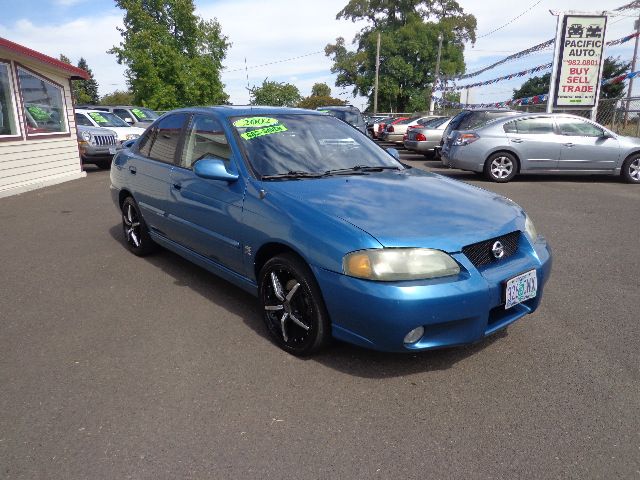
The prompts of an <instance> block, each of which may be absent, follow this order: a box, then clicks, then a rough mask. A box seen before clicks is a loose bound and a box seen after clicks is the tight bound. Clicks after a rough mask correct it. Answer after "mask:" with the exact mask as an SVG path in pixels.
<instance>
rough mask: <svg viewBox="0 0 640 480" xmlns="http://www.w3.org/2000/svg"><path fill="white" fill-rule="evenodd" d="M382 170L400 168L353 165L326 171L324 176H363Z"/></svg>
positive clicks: (397, 168) (396, 168) (398, 168)
mask: <svg viewBox="0 0 640 480" xmlns="http://www.w3.org/2000/svg"><path fill="white" fill-rule="evenodd" d="M383 170H400V167H394V166H390V165H378V166H373V165H354V166H353V167H350V168H336V169H335V170H327V171H326V172H324V174H325V175H352V174H354V173H355V174H364V173H366V172H382V171H383Z"/></svg>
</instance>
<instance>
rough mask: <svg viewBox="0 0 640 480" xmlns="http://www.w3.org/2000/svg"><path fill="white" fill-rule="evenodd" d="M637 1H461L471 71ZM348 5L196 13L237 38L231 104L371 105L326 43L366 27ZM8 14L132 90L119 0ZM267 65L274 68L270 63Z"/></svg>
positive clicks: (219, 0)
mask: <svg viewBox="0 0 640 480" xmlns="http://www.w3.org/2000/svg"><path fill="white" fill-rule="evenodd" d="M628 2H629V0H520V1H511V2H506V1H505V0H458V3H459V4H460V5H461V6H462V7H463V8H464V9H465V11H466V12H467V13H472V14H473V15H475V16H476V18H477V21H478V28H477V36H478V40H477V41H476V43H475V45H471V44H469V45H466V47H465V62H466V66H467V71H468V72H471V71H475V70H477V69H479V68H482V67H484V66H486V65H489V64H491V63H493V62H495V61H497V60H500V59H501V58H504V57H506V56H508V55H510V54H512V53H515V52H517V51H520V50H524V49H526V48H528V47H531V46H533V45H536V44H538V43H541V42H544V41H545V40H548V39H549V38H552V37H554V36H555V29H556V17H554V16H553V15H551V13H550V12H549V10H565V11H566V10H578V11H581V12H599V11H602V10H604V9H609V10H613V9H615V8H617V7H619V6H621V5H623V4H626V3H628ZM346 3H347V0H323V1H321V2H318V1H313V2H311V1H309V0H269V1H268V2H265V1H264V0H196V1H195V4H196V14H198V15H199V16H201V17H203V18H205V19H212V18H216V19H217V20H218V21H219V22H220V24H221V27H222V32H223V33H224V35H226V36H227V37H228V39H229V41H230V42H231V47H230V48H229V50H228V52H227V57H226V59H225V61H224V62H223V65H224V67H225V70H224V71H223V72H222V81H223V83H224V84H225V91H226V92H227V94H229V96H230V100H231V102H232V103H235V104H246V103H248V102H249V93H248V91H247V84H248V85H249V86H250V87H251V86H254V85H260V84H261V83H262V81H263V80H264V79H265V78H268V79H269V80H273V81H278V82H289V83H292V84H294V85H296V86H297V87H298V88H299V90H300V92H301V94H302V95H303V96H306V95H309V94H310V92H311V87H312V86H313V84H314V83H318V82H324V83H327V84H328V85H329V86H330V87H331V88H332V95H333V96H336V97H339V98H342V99H345V100H348V101H349V102H350V103H352V104H353V105H355V106H357V107H358V108H362V107H364V106H365V105H366V99H364V98H361V97H358V98H354V97H353V96H352V95H351V90H350V89H343V88H339V87H336V86H335V85H334V82H335V75H334V74H332V73H331V61H330V59H329V58H328V57H326V56H325V55H324V53H323V50H324V47H325V45H327V44H328V43H334V42H335V39H336V38H337V37H340V36H341V37H344V38H345V39H346V41H347V44H348V45H350V42H351V40H352V39H353V37H354V35H355V34H356V33H357V32H358V31H359V30H360V29H361V28H362V27H363V26H364V25H365V24H364V23H353V22H351V21H349V20H336V14H337V13H338V12H339V11H340V10H341V9H342V8H343V7H344V6H345V5H346ZM0 11H1V12H2V15H1V16H0V37H4V38H7V39H9V40H11V41H14V42H17V43H19V44H22V45H25V46H27V47H29V48H32V49H34V50H38V51H40V52H42V53H45V54H47V55H50V56H53V57H56V58H57V57H59V55H60V54H61V53H63V54H65V55H66V56H67V57H69V58H70V59H71V60H72V62H73V63H74V64H77V61H78V59H79V58H80V57H84V58H85V59H86V60H87V63H88V65H89V67H90V68H91V69H92V71H93V73H94V76H95V78H96V80H97V81H98V84H99V93H100V94H101V95H104V94H106V93H110V92H112V91H114V90H116V89H120V90H123V89H126V81H125V77H124V71H125V68H124V66H121V65H118V63H117V62H116V59H115V56H114V55H110V54H107V53H106V52H107V50H108V49H109V48H111V47H112V46H114V45H117V44H118V43H119V42H120V40H121V37H120V33H119V31H118V27H121V26H122V17H123V12H122V11H121V10H119V9H118V8H117V7H116V6H115V3H114V2H113V1H112V0H20V1H16V0H0ZM638 13H640V12H638V11H635V12H634V11H626V12H625V13H623V14H621V15H618V16H615V17H610V18H609V21H608V26H607V35H606V39H607V40H614V39H617V38H620V37H623V36H625V35H628V34H630V33H632V32H633V31H634V19H635V18H637V15H638ZM633 44H634V42H633V41H631V42H627V43H625V44H623V45H621V46H617V47H611V48H608V49H606V50H605V55H614V56H620V57H621V58H623V59H626V60H631V57H632V56H633V46H634V45H633ZM552 55H553V51H552V50H546V51H543V52H539V53H537V54H535V55H531V56H528V57H525V58H522V59H519V60H517V61H512V62H508V63H506V64H504V65H502V66H501V67H499V68H495V69H492V70H489V71H488V72H486V73H484V74H482V75H481V76H477V77H474V78H472V79H469V80H468V81H469V82H470V83H471V82H476V81H482V80H488V79H492V78H496V77H499V76H502V75H507V74H510V73H514V72H518V71H521V70H525V69H527V68H531V67H534V66H537V65H541V64H544V63H548V62H551V60H552ZM245 59H246V60H245ZM289 59H294V60H289ZM245 61H246V63H245ZM267 63H269V64H270V65H264V64H267ZM245 65H246V69H245ZM639 69H640V68H639ZM247 77H248V78H247ZM525 80H526V78H519V79H514V80H511V81H506V82H501V83H498V84H494V85H490V86H486V87H482V88H476V89H473V90H471V91H470V97H469V101H470V102H472V103H473V102H475V103H486V102H497V101H502V100H507V99H509V98H511V95H512V91H513V89H514V88H517V87H519V86H520V85H521V84H522V83H523V82H524V81H525ZM460 83H462V84H464V82H460ZM636 85H637V89H636ZM636 85H634V93H636V92H637V93H638V94H640V82H636Z"/></svg>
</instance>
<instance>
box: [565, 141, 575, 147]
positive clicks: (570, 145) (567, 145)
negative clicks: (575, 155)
mask: <svg viewBox="0 0 640 480" xmlns="http://www.w3.org/2000/svg"><path fill="white" fill-rule="evenodd" d="M574 145H575V143H571V142H569V143H565V144H564V146H565V147H569V148H571V147H573V146H574Z"/></svg>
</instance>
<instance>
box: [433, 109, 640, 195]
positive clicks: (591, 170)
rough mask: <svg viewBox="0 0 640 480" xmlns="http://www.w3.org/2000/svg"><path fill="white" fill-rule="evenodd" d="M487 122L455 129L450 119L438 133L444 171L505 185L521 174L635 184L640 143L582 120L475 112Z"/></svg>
mask: <svg viewBox="0 0 640 480" xmlns="http://www.w3.org/2000/svg"><path fill="white" fill-rule="evenodd" d="M481 114H482V115H484V116H485V117H490V118H488V121H483V120H479V119H476V120H473V121H468V118H469V117H470V115H469V114H468V113H466V115H463V114H462V113H461V114H458V116H463V117H464V119H463V120H462V121H461V122H457V125H458V127H457V128H456V127H452V125H453V124H454V122H456V121H457V120H458V119H457V118H456V117H454V118H453V119H452V120H451V122H450V123H449V126H448V127H447V130H446V131H445V133H444V137H443V141H442V152H441V158H442V163H443V165H445V166H448V167H451V168H459V169H461V170H467V171H473V172H478V173H483V174H484V175H485V177H486V178H487V179H488V180H491V181H494V182H501V183H503V182H508V181H510V180H512V179H513V178H514V177H515V176H516V175H519V174H527V173H556V174H557V173H571V174H580V173H586V174H608V175H617V176H618V175H621V176H622V178H623V179H624V180H625V181H627V182H629V183H640V139H638V138H635V137H625V136H623V135H617V134H615V133H613V132H612V131H610V130H609V129H607V128H606V127H604V126H602V125H600V124H598V123H596V122H594V121H591V120H588V119H586V118H583V117H578V116H575V115H569V114H564V113H520V112H513V111H506V112H500V113H496V112H481Z"/></svg>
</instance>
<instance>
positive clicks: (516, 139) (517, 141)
mask: <svg viewBox="0 0 640 480" xmlns="http://www.w3.org/2000/svg"><path fill="white" fill-rule="evenodd" d="M511 141H512V142H513V143H522V142H524V140H523V139H521V138H512V139H511Z"/></svg>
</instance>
